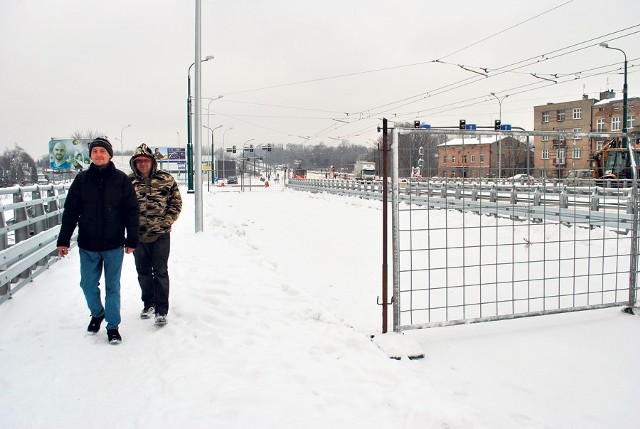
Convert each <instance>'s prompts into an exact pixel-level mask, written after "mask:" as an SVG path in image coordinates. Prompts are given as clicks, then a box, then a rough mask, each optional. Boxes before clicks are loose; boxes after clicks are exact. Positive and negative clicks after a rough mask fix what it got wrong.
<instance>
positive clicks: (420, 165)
mask: <svg viewBox="0 0 640 429" xmlns="http://www.w3.org/2000/svg"><path fill="white" fill-rule="evenodd" d="M423 165H424V159H422V158H420V159H419V160H418V167H420V168H422V166H423Z"/></svg>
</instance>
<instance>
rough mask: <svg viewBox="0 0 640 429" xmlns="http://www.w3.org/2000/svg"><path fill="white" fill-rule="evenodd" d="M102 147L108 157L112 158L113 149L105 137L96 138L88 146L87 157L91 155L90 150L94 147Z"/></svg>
mask: <svg viewBox="0 0 640 429" xmlns="http://www.w3.org/2000/svg"><path fill="white" fill-rule="evenodd" d="M96 146H100V147H103V148H104V149H105V150H106V151H107V152H109V157H110V158H113V148H112V147H111V143H109V140H107V139H106V138H105V137H98V138H96V139H95V140H93V141H92V142H91V144H89V155H91V150H92V149H93V148H94V147H96Z"/></svg>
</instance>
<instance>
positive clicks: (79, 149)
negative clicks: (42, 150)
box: [49, 139, 91, 171]
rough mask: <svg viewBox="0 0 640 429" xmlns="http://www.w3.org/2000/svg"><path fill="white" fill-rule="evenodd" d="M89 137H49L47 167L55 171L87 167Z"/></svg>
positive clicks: (88, 160) (79, 169) (88, 161)
mask: <svg viewBox="0 0 640 429" xmlns="http://www.w3.org/2000/svg"><path fill="white" fill-rule="evenodd" d="M89 143H91V139H51V140H50V141H49V168H50V169H51V170H56V171H69V170H78V171H81V170H84V169H85V168H87V167H89V163H90V162H91V160H90V159H89Z"/></svg>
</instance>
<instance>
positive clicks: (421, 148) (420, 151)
mask: <svg viewBox="0 0 640 429" xmlns="http://www.w3.org/2000/svg"><path fill="white" fill-rule="evenodd" d="M418 155H420V156H422V155H424V148H423V147H422V146H420V147H419V148H418Z"/></svg>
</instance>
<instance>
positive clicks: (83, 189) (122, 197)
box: [57, 162, 139, 252]
mask: <svg viewBox="0 0 640 429" xmlns="http://www.w3.org/2000/svg"><path fill="white" fill-rule="evenodd" d="M76 225H77V226H78V246H79V247H80V248H81V249H84V250H88V251H92V252H99V251H105V250H112V249H115V248H117V247H122V246H127V247H132V248H135V247H136V246H137V245H138V228H139V207H138V200H137V199H136V193H135V190H134V189H133V186H132V184H131V180H130V179H129V177H128V176H127V175H126V174H125V173H124V172H122V171H120V170H118V169H116V167H115V165H114V164H113V162H109V164H107V165H106V166H105V167H104V168H98V167H96V166H95V165H94V164H91V165H90V166H89V168H88V169H87V170H85V171H82V172H80V173H78V175H77V176H76V178H75V179H74V181H73V183H72V184H71V187H69V193H68V194H67V199H66V201H65V203H64V212H63V214H62V226H61V227H60V234H59V235H58V243H57V245H58V246H67V247H68V246H69V245H70V242H71V235H72V234H73V230H74V229H75V228H76ZM125 230H126V233H127V234H126V238H125Z"/></svg>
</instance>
